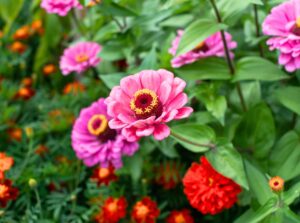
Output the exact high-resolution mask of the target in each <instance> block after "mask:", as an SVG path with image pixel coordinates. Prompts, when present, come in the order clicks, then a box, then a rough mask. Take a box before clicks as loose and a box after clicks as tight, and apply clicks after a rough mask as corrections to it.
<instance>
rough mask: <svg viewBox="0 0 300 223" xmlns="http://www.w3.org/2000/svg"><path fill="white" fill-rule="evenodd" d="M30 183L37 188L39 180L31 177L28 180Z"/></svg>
mask: <svg viewBox="0 0 300 223" xmlns="http://www.w3.org/2000/svg"><path fill="white" fill-rule="evenodd" d="M28 185H29V186H30V187H31V188H35V187H36V186H37V181H36V180H35V179H34V178H30V179H29V181H28Z"/></svg>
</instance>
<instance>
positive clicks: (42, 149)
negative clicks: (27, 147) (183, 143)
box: [34, 145, 49, 156]
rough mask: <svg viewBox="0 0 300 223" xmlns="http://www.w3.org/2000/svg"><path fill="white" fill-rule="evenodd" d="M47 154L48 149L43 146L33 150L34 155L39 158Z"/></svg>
mask: <svg viewBox="0 0 300 223" xmlns="http://www.w3.org/2000/svg"><path fill="white" fill-rule="evenodd" d="M47 152H49V149H48V147H47V146H45V145H39V146H38V147H37V148H36V150H35V152H34V153H35V154H37V155H39V156H44V154H46V153H47Z"/></svg>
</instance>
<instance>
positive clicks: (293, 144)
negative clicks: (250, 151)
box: [269, 131, 300, 180]
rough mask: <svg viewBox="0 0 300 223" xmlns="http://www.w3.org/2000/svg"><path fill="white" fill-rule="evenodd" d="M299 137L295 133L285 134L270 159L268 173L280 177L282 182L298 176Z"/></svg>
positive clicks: (299, 164)
mask: <svg viewBox="0 0 300 223" xmlns="http://www.w3.org/2000/svg"><path fill="white" fill-rule="evenodd" d="M299 157H300V136H299V134H297V132H296V131H290V132H288V133H287V134H285V135H284V136H283V137H282V138H281V139H280V140H279V142H278V143H277V144H276V146H275V148H274V149H273V150H272V153H271V157H270V161H269V164H270V173H271V174H272V175H273V176H277V175H278V176H280V177H282V178H283V179H284V180H290V179H292V178H294V177H296V176H298V175H300V162H299Z"/></svg>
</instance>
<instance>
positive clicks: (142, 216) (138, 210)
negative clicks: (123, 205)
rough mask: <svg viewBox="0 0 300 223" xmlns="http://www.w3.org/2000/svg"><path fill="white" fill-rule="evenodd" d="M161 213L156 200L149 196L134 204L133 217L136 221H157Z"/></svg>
mask: <svg viewBox="0 0 300 223" xmlns="http://www.w3.org/2000/svg"><path fill="white" fill-rule="evenodd" d="M159 214H160V211H159V209H158V208H157V204H156V202H155V201H152V200H151V198H149V197H144V198H143V199H142V200H141V201H138V202H137V203H136V204H135V205H134V207H133V210H132V212H131V217H132V219H133V220H134V222H136V223H155V220H156V218H157V217H158V216H159Z"/></svg>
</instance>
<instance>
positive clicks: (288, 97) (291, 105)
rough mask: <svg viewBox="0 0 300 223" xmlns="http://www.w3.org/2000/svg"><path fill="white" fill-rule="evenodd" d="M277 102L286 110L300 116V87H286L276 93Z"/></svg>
mask: <svg viewBox="0 0 300 223" xmlns="http://www.w3.org/2000/svg"><path fill="white" fill-rule="evenodd" d="M275 97H276V98H277V100H278V101H279V102H280V103H281V104H282V105H283V106H285V107H286V108H288V109H290V110H291V111H293V112H295V113H297V114H298V115H300V103H299V98H300V87H285V88H282V89H278V90H277V91H276V92H275Z"/></svg>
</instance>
